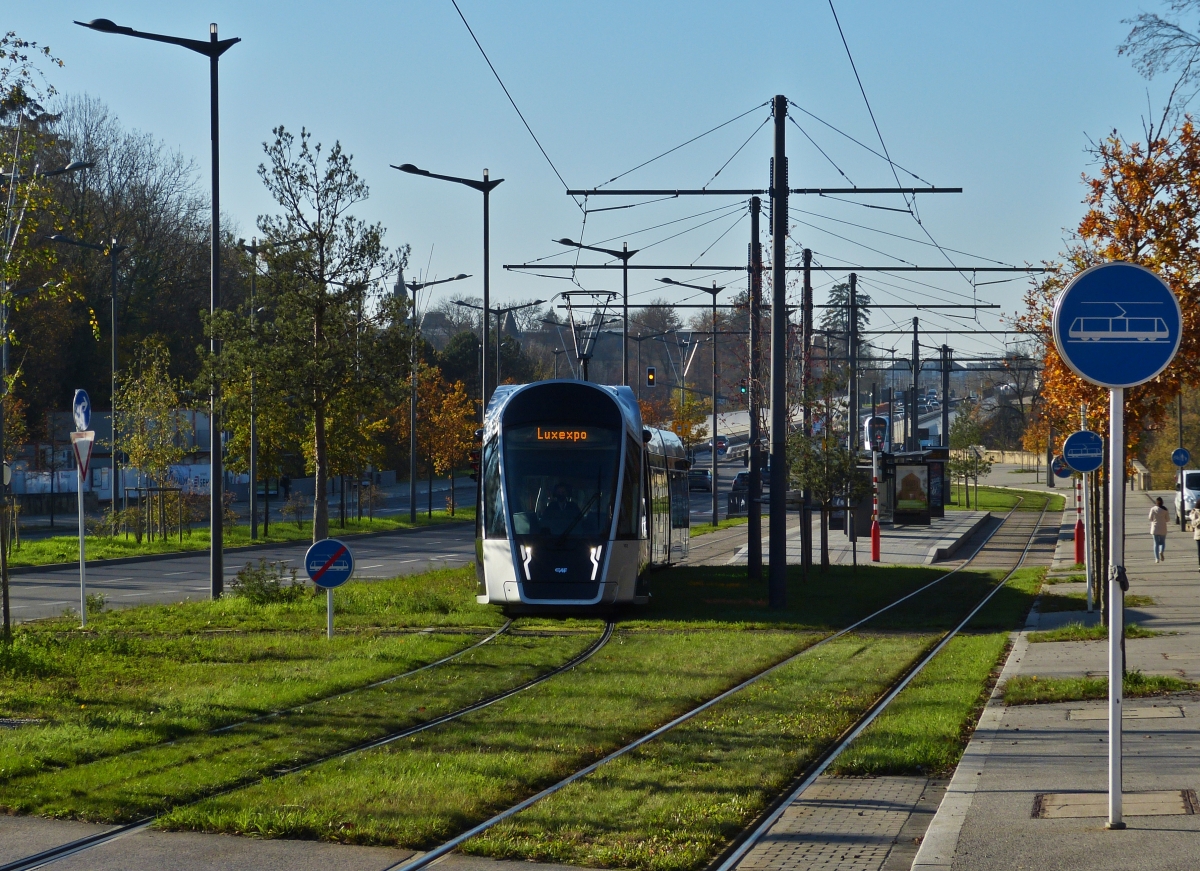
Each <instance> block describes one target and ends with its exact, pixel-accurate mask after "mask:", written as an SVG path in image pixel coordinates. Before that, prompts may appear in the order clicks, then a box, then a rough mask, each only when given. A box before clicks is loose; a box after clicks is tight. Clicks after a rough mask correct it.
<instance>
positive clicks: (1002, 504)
mask: <svg viewBox="0 0 1200 871" xmlns="http://www.w3.org/2000/svg"><path fill="white" fill-rule="evenodd" d="M950 496H951V501H950V502H949V503H948V504H947V505H946V510H947V511H996V512H1000V513H1005V512H1008V511H1011V510H1012V509H1013V508H1016V509H1017V510H1018V511H1041V510H1042V508H1044V507H1046V510H1048V511H1062V510H1063V506H1064V505H1066V500H1065V498H1064V497H1063V496H1060V495H1058V494H1056V493H1039V492H1037V491H1035V490H1016V489H1011V488H1008V487H980V488H979V489H978V499H977V498H976V489H975V488H974V487H971V488H970V503H971V504H970V507H969V508H968V507H967V499H966V498H965V497H964V496H963V492H962V487H961V486H958V485H952V486H951V487H950ZM1022 499H1024V500H1025V501H1024V502H1022V501H1021V500H1022ZM1047 505H1048V506H1049V507H1047Z"/></svg>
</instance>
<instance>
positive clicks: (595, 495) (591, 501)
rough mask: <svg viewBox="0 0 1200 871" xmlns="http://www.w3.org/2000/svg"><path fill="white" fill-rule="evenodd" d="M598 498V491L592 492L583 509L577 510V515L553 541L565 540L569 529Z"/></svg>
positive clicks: (569, 531) (560, 541)
mask: <svg viewBox="0 0 1200 871" xmlns="http://www.w3.org/2000/svg"><path fill="white" fill-rule="evenodd" d="M599 498H600V492H599V491H597V492H595V493H593V494H592V498H591V499H589V500H588V501H587V504H586V505H584V506H583V510H582V511H580V512H579V516H578V517H576V518H575V519H574V520H572V521H571V525H570V526H568V527H567V528H566V529H564V530H563V532H562V535H560V536H559V537H558V538H557V539H555V541H554V543H555V545H559V544H562V543H563V542H564V541H566V540H567V536H568V535H570V534H571V530H572V529H574V528H575V526H576V524H578V523H579V521H581V520H583V518H584V516H585V515H586V514H587V513H588V509H589V508H591V507H592V503H593V502H595V501H596V500H597V499H599Z"/></svg>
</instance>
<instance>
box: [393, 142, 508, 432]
mask: <svg viewBox="0 0 1200 871" xmlns="http://www.w3.org/2000/svg"><path fill="white" fill-rule="evenodd" d="M389 166H391V167H392V169H398V170H400V172H406V173H408V174H409V175H423V176H425V177H426V178H437V179H441V180H442V181H452V182H454V183H455V184H461V185H466V186H467V187H469V188H474V189H475V190H477V191H481V192H482V193H483V308H484V311H485V314H484V316H483V343H482V347H481V349H480V351H481V353H480V364H479V369H480V373H479V374H480V378H479V389H480V393H481V394H482V396H481V402H480V407H479V413H480V417H481V418H482V416H483V415H484V414H485V413H486V412H487V404H488V400H489V399H491V398H492V388H493V387H494V386H495V385H494V384H491V383H489V381H488V372H487V358H488V319H487V314H486V311H487V310H488V309H489V308H490V307H491V304H492V302H491V299H492V297H491V269H490V262H491V253H492V252H491V211H490V208H491V207H490V201H489V196H490V195H491V193H492V191H493V190H494V189H495V188H496V186H497V185H499V184H500V183H501V182H502V181H504V179H502V178H497V179H490V178H489V177H488V171H487V170H486V169H484V171H483V181H478V180H477V179H473V178H459V177H458V176H454V175H439V174H438V173H436V172H430V171H429V170H426V169H420V168H418V167H416V166H413V165H412V164H411V163H402V164H400V165H399V166H396V165H395V164H389ZM498 338H499V337H497V339H498Z"/></svg>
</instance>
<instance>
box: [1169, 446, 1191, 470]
mask: <svg viewBox="0 0 1200 871" xmlns="http://www.w3.org/2000/svg"><path fill="white" fill-rule="evenodd" d="M1191 461H1192V452H1191V451H1189V450H1188V449H1187V448H1176V449H1175V450H1174V451H1172V452H1171V462H1172V463H1174V464H1175V465H1176V466H1178V467H1179V468H1181V469H1182V468H1183V467H1184V466H1186V465H1187V464H1188V463H1190V462H1191Z"/></svg>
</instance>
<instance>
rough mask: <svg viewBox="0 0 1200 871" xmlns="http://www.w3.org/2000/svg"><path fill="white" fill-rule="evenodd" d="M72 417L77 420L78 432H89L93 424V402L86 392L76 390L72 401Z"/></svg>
mask: <svg viewBox="0 0 1200 871" xmlns="http://www.w3.org/2000/svg"><path fill="white" fill-rule="evenodd" d="M71 416H72V417H73V418H74V419H75V430H76V432H87V431H88V430H89V429H91V423H92V400H91V399H89V398H88V395H87V391H86V390H76V391H75V398H74V399H72V400H71Z"/></svg>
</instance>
